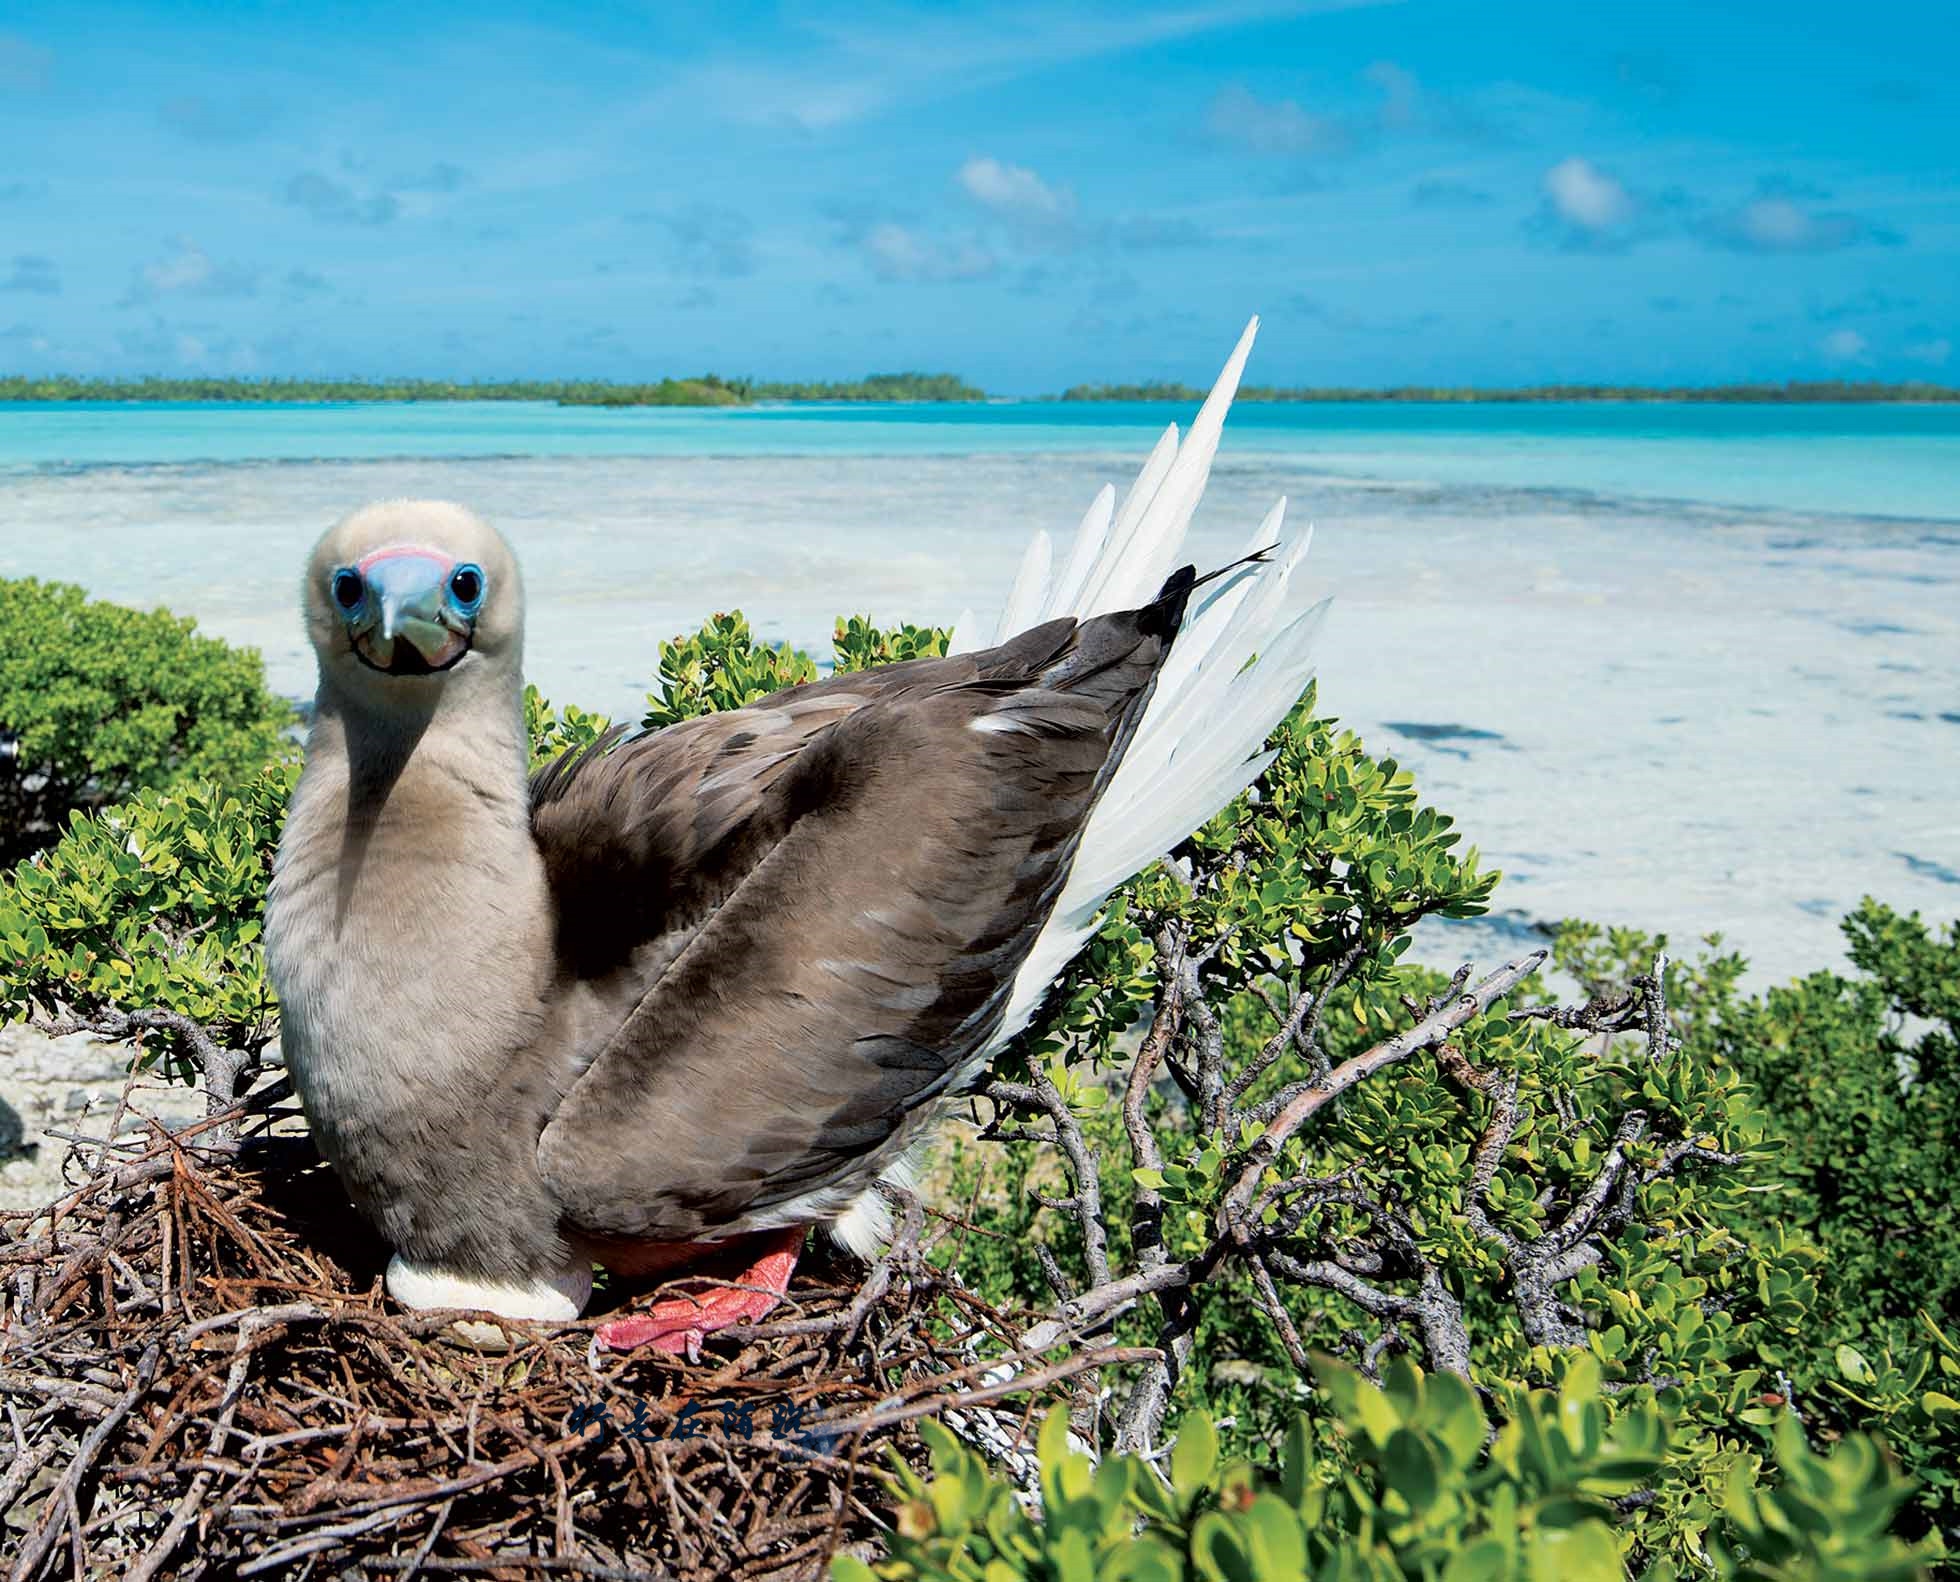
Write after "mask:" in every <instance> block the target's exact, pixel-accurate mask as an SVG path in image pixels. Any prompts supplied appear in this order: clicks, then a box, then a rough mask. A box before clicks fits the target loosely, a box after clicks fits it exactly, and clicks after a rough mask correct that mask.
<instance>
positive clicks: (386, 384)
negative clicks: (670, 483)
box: [0, 373, 1960, 407]
mask: <svg viewBox="0 0 1960 1582" xmlns="http://www.w3.org/2000/svg"><path fill="white" fill-rule="evenodd" d="M1204 397H1205V392H1204V391H1202V390H1200V389H1197V388H1195V387H1194V386H1192V385H1185V384H1175V383H1170V382H1166V381H1157V380H1153V381H1150V382H1148V383H1145V384H1104V385H1074V386H1072V387H1070V388H1069V389H1067V390H1064V391H1063V392H1062V393H1061V395H1060V396H1059V397H1045V398H1044V399H1048V400H1061V401H1164V402H1178V403H1182V404H1185V405H1190V406H1195V405H1197V404H1198V403H1199V402H1200V401H1202V400H1203V399H1204ZM1238 398H1239V400H1241V401H1260V402H1302V403H1305V402H1335V401H1348V402H1374V401H1398V402H1409V403H1415V404H1421V403H1430V404H1450V405H1470V404H1474V403H1481V402H1498V403H1504V402H1526V401H1693V402H1735V403H1785V404H1787V403H1802V402H1825V401H1840V402H1866V403H1870V402H1926V401H1938V402H1960V388H1955V387H1954V386H1952V385H1936V384H1928V383H1926V382H1924V381H1922V380H1908V381H1906V382H1904V383H1899V384H1882V383H1879V382H1878V381H1876V380H1848V379H1816V380H1791V381H1789V382H1787V383H1785V384H1731V385H1675V386H1653V385H1563V384H1560V385H1524V386H1518V387H1513V388H1508V389H1507V388H1482V387H1478V386H1472V385H1396V386H1393V387H1391V388H1386V389H1383V388H1372V389H1371V388H1354V387H1348V386H1340V385H1324V386H1309V387H1302V388H1298V389H1282V388H1279V387H1275V386H1272V385H1245V386H1242V387H1241V388H1240V390H1239V395H1238ZM987 399H988V395H987V392H986V391H984V390H981V389H978V388H976V387H975V386H973V385H970V384H968V383H967V382H966V381H965V380H964V379H962V378H960V377H959V375H957V374H923V373H901V374H867V375H866V376H865V377H864V378H862V379H851V380H838V381H824V380H809V381H794V380H791V381H783V380H766V379H729V378H724V377H723V376H722V375H720V374H701V375H699V376H697V377H695V378H691V379H660V380H657V381H654V382H650V383H645V384H616V383H613V382H611V381H609V380H604V379H507V380H486V381H481V382H468V383H466V382H463V381H458V380H446V379H195V378H178V379H166V378H154V377H153V378H143V379H80V378H70V377H67V376H64V375H51V376H49V377H47V378H33V377H28V376H26V375H13V376H7V375H0V401H127V402H139V401H178V402H192V401H204V402H308V401H311V402H323V401H403V402H407V401H550V402H556V403H557V404H558V405H559V406H603V407H631V406H682V407H741V406H754V405H756V404H758V403H761V402H769V401H786V402H813V403H814V402H823V401H830V402H868V401H985V400H987Z"/></svg>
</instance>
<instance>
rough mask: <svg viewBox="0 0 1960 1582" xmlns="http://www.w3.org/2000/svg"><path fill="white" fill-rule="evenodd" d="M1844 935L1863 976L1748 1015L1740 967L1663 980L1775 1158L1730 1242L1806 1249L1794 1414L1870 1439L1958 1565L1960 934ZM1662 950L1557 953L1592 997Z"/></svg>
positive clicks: (1571, 939)
mask: <svg viewBox="0 0 1960 1582" xmlns="http://www.w3.org/2000/svg"><path fill="white" fill-rule="evenodd" d="M1844 931H1845V936H1846V939H1847V941H1848V942H1849V945H1850V955H1851V959H1852V962H1853V964H1854V965H1855V966H1856V967H1857V968H1859V969H1860V972H1861V973H1862V975H1861V976H1848V975H1845V974H1841V973H1838V972H1815V973H1812V974H1810V975H1809V976H1808V977H1805V978H1803V979H1800V980H1798V981H1796V982H1794V983H1790V984H1787V985H1783V986H1779V987H1773V988H1770V989H1768V990H1766V991H1764V992H1763V993H1761V994H1758V995H1754V996H1748V997H1745V996H1743V995H1742V994H1741V993H1740V992H1739V990H1738V987H1737V982H1738V978H1739V976H1740V972H1741V966H1742V964H1741V962H1740V960H1739V958H1737V957H1734V956H1732V955H1719V954H1714V953H1712V952H1704V953H1703V954H1702V955H1701V957H1700V958H1699V959H1698V960H1697V961H1696V962H1694V963H1692V964H1689V963H1677V964H1676V965H1674V966H1672V967H1670V969H1669V973H1668V976H1669V980H1670V983H1671V985H1672V989H1673V998H1674V999H1675V1001H1676V1003H1677V1004H1679V1005H1681V1006H1682V1007H1683V1009H1684V1012H1685V1015H1684V1016H1683V1018H1682V1021H1683V1025H1684V1027H1685V1030H1686V1040H1687V1046H1688V1053H1689V1054H1690V1055H1691V1056H1692V1057H1693V1058H1694V1059H1695V1060H1696V1061H1697V1062H1699V1063H1702V1064H1706V1065H1709V1066H1711V1067H1714V1068H1718V1069H1723V1070H1728V1071H1732V1072H1734V1073H1736V1074H1737V1075H1738V1076H1739V1077H1740V1078H1741V1079H1742V1080H1743V1081H1744V1082H1746V1083H1747V1084H1748V1087H1749V1089H1750V1092H1751V1095H1752V1102H1753V1103H1754V1104H1755V1105H1756V1106H1757V1107H1758V1109H1759V1110H1760V1111H1761V1113H1762V1117H1763V1118H1762V1125H1763V1127H1764V1128H1765V1129H1766V1130H1767V1131H1768V1133H1769V1134H1770V1135H1772V1136H1774V1137H1776V1138H1777V1139H1778V1140H1779V1142H1780V1144H1781V1152H1780V1154H1779V1156H1778V1158H1777V1160H1776V1163H1775V1166H1774V1168H1773V1169H1772V1170H1770V1171H1769V1172H1768V1179H1767V1180H1766V1181H1765V1183H1764V1185H1765V1186H1766V1188H1767V1189H1768V1190H1766V1191H1764V1192H1761V1193H1757V1194H1754V1195H1752V1196H1751V1197H1750V1198H1748V1199H1746V1200H1744V1201H1743V1202H1741V1203H1739V1204H1738V1205H1736V1207H1737V1209H1738V1212H1739V1218H1738V1220H1737V1222H1736V1223H1737V1225H1738V1228H1739V1229H1741V1230H1742V1231H1743V1233H1745V1234H1749V1235H1753V1236H1755V1237H1758V1238H1766V1237H1769V1236H1772V1235H1774V1236H1780V1237H1784V1238H1788V1239H1789V1240H1791V1241H1793V1242H1803V1243H1808V1244H1809V1245H1811V1246H1814V1247H1815V1248H1816V1249H1817V1250H1818V1256H1819V1258H1820V1260H1821V1268H1822V1271H1823V1272H1822V1276H1821V1278H1820V1279H1819V1280H1818V1282H1817V1294H1816V1302H1815V1309H1814V1312H1813V1313H1812V1315H1811V1319H1810V1322H1809V1323H1808V1324H1807V1326H1806V1328H1805V1331H1804V1333H1803V1336H1802V1344H1801V1345H1792V1346H1787V1347H1785V1348H1783V1351H1782V1356H1783V1358H1784V1360H1785V1364H1786V1366H1787V1368H1788V1372H1789V1374H1790V1378H1791V1384H1792V1386H1793V1388H1794V1389H1795V1390H1796V1392H1797V1395H1798V1399H1799V1401H1800V1403H1801V1404H1802V1406H1803V1409H1804V1410H1805V1411H1806V1412H1807V1413H1808V1414H1809V1415H1810V1417H1811V1418H1812V1420H1813V1423H1814V1426H1815V1427H1816V1428H1817V1429H1818V1430H1819V1431H1820V1432H1823V1433H1826V1434H1835V1433H1842V1432H1848V1431H1851V1430H1854V1429H1875V1430H1883V1431H1884V1432H1885V1433H1886V1435H1887V1438H1888V1441H1889V1443H1890V1444H1891V1445H1892V1446H1893V1448H1894V1450H1895V1451H1896V1453H1897V1454H1898V1456H1899V1458H1900V1461H1901V1463H1902V1464H1903V1466H1904V1468H1905V1470H1906V1471H1907V1472H1908V1473H1909V1474H1910V1475H1911V1476H1912V1477H1913V1478H1914V1479H1915V1480H1916V1482H1917V1485H1918V1488H1917V1492H1916V1494H1915V1497H1914V1502H1913V1509H1912V1511H1911V1512H1910V1513H1909V1515H1908V1518H1907V1522H1906V1527H1907V1530H1908V1531H1914V1532H1917V1531H1937V1532H1939V1533H1941V1534H1943V1535H1944V1537H1945V1539H1946V1542H1947V1544H1948V1546H1949V1548H1951V1549H1953V1550H1955V1551H1956V1552H1960V1407H1956V1406H1955V1405H1954V1404H1953V1403H1954V1400H1955V1397H1960V1385H1956V1384H1955V1383H1954V1382H1953V1381H1955V1380H1956V1379H1960V1360H1957V1359H1960V1352H1956V1348H1955V1344H1954V1342H1953V1340H1952V1339H1951V1338H1950V1337H1951V1334H1952V1332H1954V1331H1956V1330H1960V1198H1957V1197H1956V1193H1955V1187H1954V1183H1955V1182H1956V1181H1960V926H1950V927H1949V929H1948V930H1947V933H1946V937H1945V938H1944V939H1942V938H1940V937H1938V936H1937V935H1935V934H1934V932H1933V931H1932V930H1931V929H1930V928H1929V927H1928V926H1927V925H1926V924H1925V923H1924V922H1922V921H1921V919H1920V918H1919V917H1918V916H1917V915H1913V916H1909V917H1902V916H1900V915H1899V914H1898V913H1897V912H1895V911H1893V910H1892V909H1891V908H1889V907H1885V906H1882V905H1880V904H1878V903H1877V902H1875V901H1872V900H1869V899H1867V900H1866V901H1865V902H1863V903H1862V904H1861V905H1860V906H1859V907H1858V909H1857V910H1856V911H1855V912H1853V913H1852V914H1851V916H1849V917H1848V918H1846V919H1845V922H1844ZM1717 943H1719V942H1717ZM1665 944H1666V941H1665V939H1656V938H1650V937H1648V936H1646V935H1643V934H1639V933H1637V932H1633V931H1630V930H1616V931H1611V932H1607V931H1602V930H1599V929H1596V928H1591V927H1587V926H1584V925H1567V926H1566V928H1565V929H1564V930H1563V931H1562V932H1561V935H1560V938H1559V946H1558V954H1559V959H1560V961H1561V963H1562V964H1563V965H1566V966H1568V967H1569V968H1571V969H1572V970H1573V971H1575V972H1576V973H1577V974H1578V975H1579V976H1580V977H1581V979H1582V980H1583V981H1586V982H1588V983H1589V984H1590V983H1596V982H1600V981H1604V980H1605V979H1607V978H1610V977H1611V976H1612V975H1614V974H1615V973H1616V972H1619V971H1622V970H1624V968H1625V966H1626V963H1627V962H1628V961H1629V960H1632V959H1639V958H1642V957H1645V956H1648V955H1651V954H1652V953H1653V952H1654V951H1655V950H1658V949H1660V948H1662V947H1664V946H1665ZM1928 1381H1933V1383H1931V1384H1929V1382H1928Z"/></svg>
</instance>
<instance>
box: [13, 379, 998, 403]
mask: <svg viewBox="0 0 1960 1582" xmlns="http://www.w3.org/2000/svg"><path fill="white" fill-rule="evenodd" d="M986 399H987V394H986V392H985V391H984V390H976V389H975V388H974V387H973V386H972V385H970V384H968V383H966V381H965V380H963V379H961V378H959V377H958V376H957V375H956V374H921V373H904V374H868V375H866V376H865V377H864V378H862V379H853V380H848V381H838V382H835V383H831V382H820V381H806V382H781V381H769V380H761V379H724V378H723V377H722V376H721V375H719V374H702V375H700V376H699V377H698V378H693V379H661V380H659V381H657V382H655V383H651V384H614V383H611V382H609V381H607V380H603V379H506V380H488V381H483V382H472V383H464V382H461V381H456V380H446V379H162V378H146V379H76V378H70V377H67V376H64V375H54V376H50V377H48V378H29V377H26V376H23V375H13V376H6V375H0V401H130V402H135V401H212V402H241V401H251V402H266V401H271V402H303V401H315V402H318V401H555V402H556V403H557V404H558V405H560V406H753V405H754V404H755V403H757V402H759V401H984V400H986Z"/></svg>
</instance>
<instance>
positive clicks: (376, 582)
mask: <svg viewBox="0 0 1960 1582" xmlns="http://www.w3.org/2000/svg"><path fill="white" fill-rule="evenodd" d="M305 597H306V624H307V631H308V634H309V635H310V636H311V637H312V639H313V647H314V649H315V651H316V652H317V653H318V654H319V656H320V674H321V677H322V679H323V680H326V679H329V678H331V679H333V680H335V681H337V682H339V683H340V684H341V687H342V689H343V690H344V691H346V690H351V691H354V692H357V693H358V692H370V691H373V690H375V689H377V688H379V689H382V690H383V691H384V692H386V691H391V690H393V689H399V688H414V689H420V690H425V691H426V690H429V689H435V688H441V687H444V686H446V685H447V684H448V682H449V679H450V678H451V677H453V676H458V675H463V674H468V673H470V672H471V671H473V670H478V669H489V670H494V671H499V672H505V671H510V672H514V671H515V668H516V666H517V664H518V661H519V659H520V657H521V650H522V646H523V628H524V597H523V590H522V588H521V587H520V585H519V582H518V576H517V561H516V559H515V558H514V557H513V556H512V555H511V552H510V548H509V546H508V545H507V544H505V543H504V541H503V539H502V538H501V537H500V536H499V535H498V534H497V533H496V531H495V530H494V529H492V528H490V527H488V526H486V525H485V524H484V523H482V522H481V521H479V520H478V519H477V518H476V517H474V516H472V515H471V514H470V513H469V512H468V511H466V510H464V509H463V508H462V507H461V506H460V505H451V504H449V503H448V502H446V501H441V500H391V501H387V502H385V503H383V504H379V505H370V506H366V507H364V508H363V509H361V510H359V511H356V512H355V513H354V514H353V515H352V516H350V517H348V518H346V520H344V521H342V522H340V523H339V524H337V525H336V526H335V527H333V528H332V529H330V530H329V531H328V533H327V534H326V536H325V537H324V538H322V539H321V540H320V542H319V543H318V544H317V545H315V546H314V549H313V556H312V558H311V559H310V560H309V561H308V562H307V567H306V594H305Z"/></svg>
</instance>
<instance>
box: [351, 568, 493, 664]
mask: <svg viewBox="0 0 1960 1582" xmlns="http://www.w3.org/2000/svg"><path fill="white" fill-rule="evenodd" d="M487 592H488V584H487V581H486V579H485V577H484V574H483V568H482V567H481V566H479V565H477V564H476V563H475V562H474V561H462V562H457V563H452V562H450V561H449V560H448V559H447V558H446V557H440V556H437V555H433V554H429V553H427V552H424V551H420V550H400V551H390V552H384V553H382V554H380V555H377V556H371V557H369V559H368V560H367V561H365V562H364V563H363V566H360V567H356V566H341V567H339V568H337V569H336V570H335V571H334V574H333V576H332V578H331V579H330V580H329V582H328V593H329V596H330V597H331V599H332V600H333V604H334V608H335V609H336V610H337V611H338V612H339V613H340V617H341V619H342V620H343V621H345V622H346V623H347V633H348V637H349V639H350V640H351V641H352V643H353V646H354V652H355V653H356V654H357V655H359V656H360V658H361V660H362V661H363V662H364V663H366V664H367V665H368V666H369V667H370V668H371V669H375V670H379V671H382V672H384V673H386V674H390V675H427V674H429V673H431V672H433V671H437V670H446V669H448V668H449V666H451V665H453V664H455V663H456V662H457V661H458V660H459V659H461V658H462V657H463V655H464V654H466V653H467V652H468V651H469V639H470V634H471V630H472V628H473V626H474V624H475V620H476V614H477V612H478V611H479V610H480V609H482V608H483V599H484V595H485V594H486V593H487ZM404 638H405V639H406V640H407V641H406V643H403V642H400V641H398V640H399V639H404Z"/></svg>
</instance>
